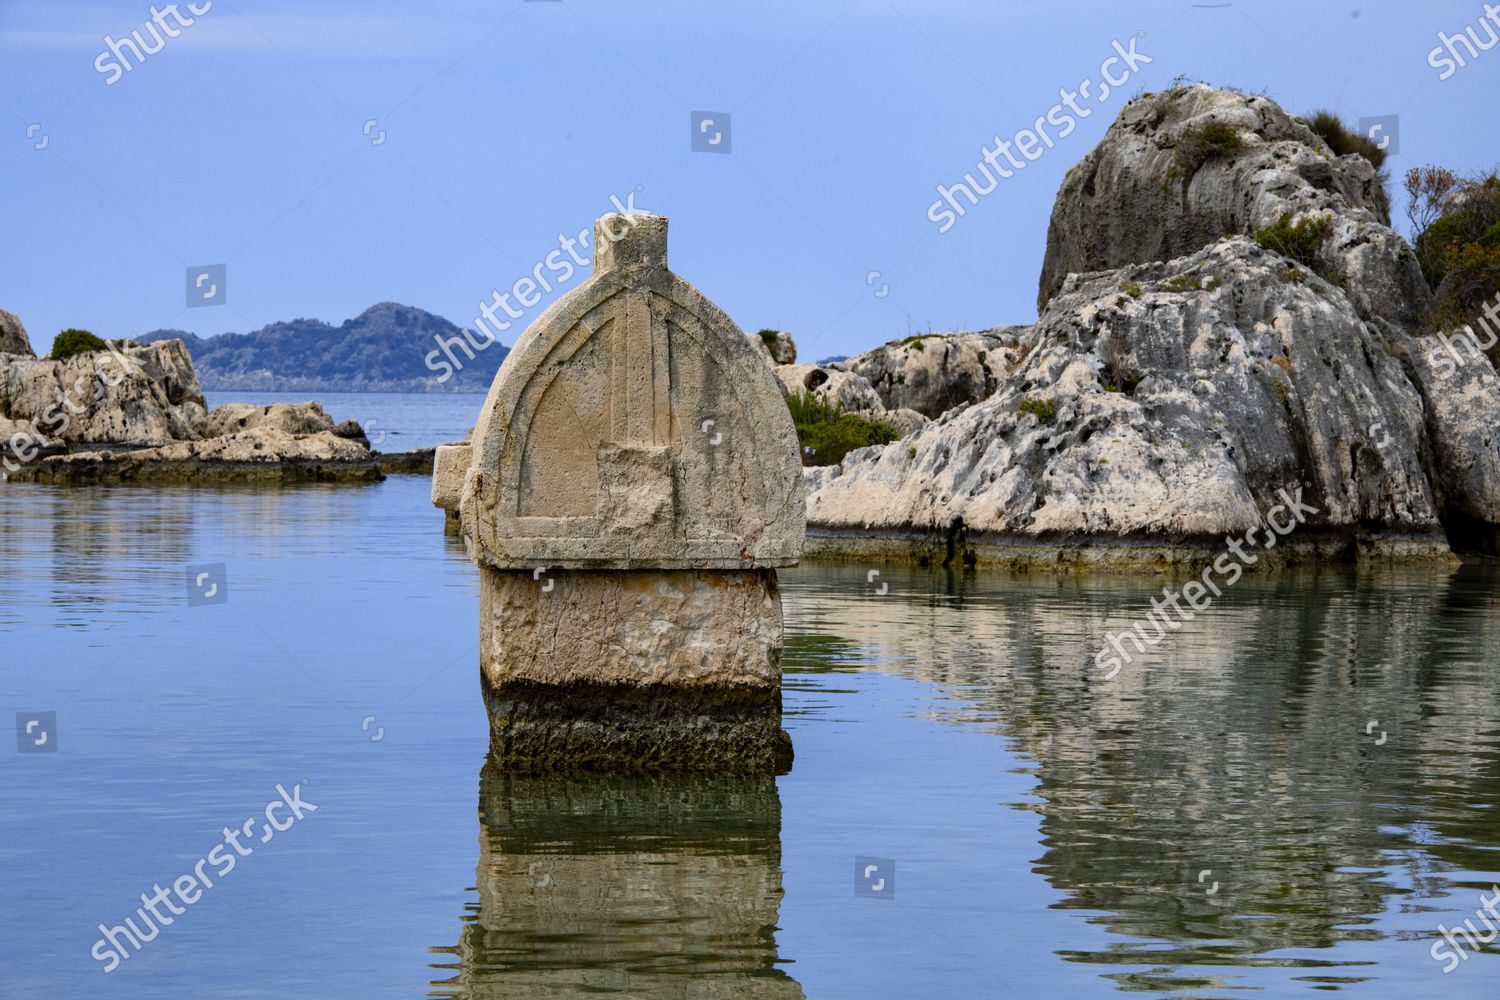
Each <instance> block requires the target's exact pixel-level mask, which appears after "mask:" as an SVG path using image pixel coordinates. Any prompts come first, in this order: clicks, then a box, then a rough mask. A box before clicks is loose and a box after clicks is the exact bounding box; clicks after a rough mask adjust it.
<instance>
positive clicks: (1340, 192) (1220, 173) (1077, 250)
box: [804, 86, 1500, 572]
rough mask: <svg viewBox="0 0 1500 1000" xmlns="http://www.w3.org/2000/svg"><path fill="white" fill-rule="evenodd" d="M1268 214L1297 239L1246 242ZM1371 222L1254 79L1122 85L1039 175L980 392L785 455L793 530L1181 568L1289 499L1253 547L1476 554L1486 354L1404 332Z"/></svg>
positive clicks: (1372, 177) (829, 538)
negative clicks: (1096, 134) (1034, 234)
mask: <svg viewBox="0 0 1500 1000" xmlns="http://www.w3.org/2000/svg"><path fill="white" fill-rule="evenodd" d="M1283 221H1285V222H1287V223H1291V224H1296V223H1297V222H1307V223H1309V224H1310V225H1309V226H1307V227H1306V228H1304V229H1303V231H1302V235H1303V236H1307V235H1308V234H1311V238H1310V239H1308V240H1306V241H1305V243H1306V245H1304V246H1301V247H1297V246H1291V245H1289V244H1288V243H1287V242H1286V241H1282V242H1281V243H1280V244H1277V243H1275V241H1271V240H1267V241H1266V243H1267V245H1268V246H1278V247H1279V249H1282V250H1286V251H1287V254H1288V255H1286V256H1284V255H1283V254H1282V253H1278V252H1274V251H1273V250H1271V249H1266V248H1264V247H1262V246H1261V245H1259V243H1258V242H1257V240H1256V239H1252V238H1250V236H1251V235H1253V234H1255V233H1256V232H1257V230H1262V229H1264V228H1265V227H1269V226H1272V225H1274V224H1277V223H1279V222H1283ZM1388 223H1389V217H1388V208H1387V202H1386V195H1385V193H1384V190H1383V187H1382V182H1381V178H1380V177H1379V175H1378V174H1377V172H1376V169H1375V167H1374V166H1373V165H1371V164H1370V163H1369V162H1368V161H1367V160H1365V159H1364V158H1363V157H1360V156H1342V157H1337V156H1334V155H1333V153H1332V151H1331V150H1329V148H1328V147H1327V145H1326V144H1325V143H1324V142H1323V140H1322V139H1321V138H1319V137H1318V136H1317V135H1315V134H1314V133H1313V132H1312V130H1311V129H1310V128H1309V127H1308V126H1307V125H1306V124H1305V123H1304V122H1302V121H1301V119H1298V118H1295V117H1293V116H1291V115H1288V114H1287V113H1286V112H1285V111H1283V110H1282V109H1281V108H1279V107H1277V106H1276V105H1275V104H1274V103H1273V102H1271V101H1270V100H1268V99H1266V98H1263V97H1248V96H1245V95H1242V94H1237V93H1231V92H1227V91H1221V90H1214V89H1212V88H1208V87H1201V86H1195V87H1180V88H1175V89H1173V90H1170V91H1167V92H1166V93H1163V94H1155V95H1152V94H1148V95H1146V96H1144V97H1142V98H1139V99H1137V100H1136V101H1133V102H1132V103H1131V104H1130V105H1129V106H1127V107H1126V108H1125V110H1124V111H1122V113H1121V114H1120V117H1119V118H1118V120H1116V122H1115V123H1114V125H1113V126H1111V128H1110V130H1109V132H1108V134H1107V135H1106V136H1105V138H1104V140H1103V142H1101V143H1100V145H1099V147H1098V148H1096V149H1095V150H1094V151H1093V152H1091V153H1090V154H1089V155H1088V157H1086V158H1085V159H1084V161H1083V162H1082V163H1080V164H1079V165H1078V166H1076V167H1074V168H1073V169H1072V170H1071V171H1069V173H1068V175H1067V178H1066V179H1065V180H1064V182H1063V186H1062V190H1061V192H1060V193H1059V196H1058V201H1057V205H1056V207H1055V208H1054V210H1053V213H1052V224H1051V228H1050V230H1049V233H1048V242H1047V255H1046V261H1045V263H1044V267H1043V273H1042V281H1041V294H1040V297H1039V302H1040V306H1041V309H1040V312H1041V315H1040V318H1039V319H1038V321H1037V324H1036V326H1035V327H1033V328H1032V329H1031V330H1030V331H1028V332H1024V333H1022V334H1021V335H1020V337H1019V339H1018V341H1017V343H1016V345H1015V348H1014V351H1013V354H1012V357H1011V358H1009V359H1008V361H1009V362H1010V367H1009V368H1008V370H1007V371H1006V372H1004V373H1003V374H1001V375H1000V376H999V384H998V385H997V387H996V388H995V389H994V391H993V394H992V395H990V396H989V397H988V398H986V399H984V400H982V401H980V402H976V403H973V404H971V405H969V406H967V407H963V408H959V409H954V410H949V411H948V412H946V413H944V414H943V415H942V416H941V417H939V418H938V419H937V420H935V421H934V422H933V423H931V424H930V425H928V426H927V427H925V428H923V429H921V430H919V431H917V432H916V433H914V434H912V435H910V436H909V437H907V438H906V439H904V440H902V441H901V442H899V443H897V444H892V445H887V446H884V447H875V448H865V449H862V450H860V451H856V452H851V453H850V454H849V455H848V456H847V457H846V458H845V459H844V461H843V463H842V464H841V465H839V466H837V467H830V468H826V469H819V470H816V471H812V470H810V471H809V472H808V473H807V474H806V475H805V478H804V482H805V485H806V486H807V490H808V524H809V530H810V539H809V551H810V552H812V553H817V554H824V555H829V554H845V555H855V554H858V555H860V556H862V557H868V556H869V555H872V554H875V555H891V556H916V557H918V558H932V559H937V560H941V561H956V560H968V561H996V562H1013V563H1019V564H1026V565H1035V564H1037V563H1038V562H1047V563H1058V562H1061V563H1064V564H1098V563H1119V564H1141V563H1146V564H1152V565H1162V564H1164V563H1173V562H1178V561H1192V562H1195V563H1196V562H1198V561H1201V560H1203V559H1204V557H1205V555H1207V556H1208V557H1210V558H1212V557H1213V555H1214V554H1215V553H1217V552H1222V551H1223V550H1224V548H1225V545H1226V543H1227V540H1228V539H1229V538H1231V537H1237V536H1238V537H1243V536H1245V535H1246V533H1247V532H1251V531H1252V530H1257V529H1259V530H1263V526H1264V524H1265V523H1266V522H1267V519H1268V517H1269V516H1273V515H1274V514H1275V513H1276V512H1277V511H1278V510H1280V511H1282V512H1283V514H1284V513H1285V511H1286V510H1288V509H1295V510H1298V511H1302V512H1303V513H1304V515H1305V516H1304V519H1303V520H1302V521H1301V522H1300V523H1298V524H1297V525H1295V530H1291V531H1290V533H1289V534H1288V535H1287V536H1286V537H1281V538H1279V539H1278V542H1279V544H1276V545H1275V546H1274V548H1273V546H1272V545H1271V544H1266V547H1265V551H1263V552H1262V553H1261V554H1260V560H1259V561H1261V562H1263V563H1267V564H1277V563H1281V562H1285V561H1288V560H1295V559H1298V558H1303V557H1309V556H1311V557H1315V558H1348V557H1371V558H1408V557H1413V558H1440V559H1451V558H1452V556H1451V550H1458V551H1464V552H1468V551H1482V552H1490V553H1500V437H1497V435H1495V433H1494V428H1495V426H1496V425H1497V424H1500V376H1497V375H1496V373H1495V370H1494V369H1493V367H1492V366H1491V365H1490V364H1489V363H1488V362H1487V361H1486V360H1485V359H1484V358H1483V357H1481V356H1480V354H1479V352H1478V351H1477V350H1472V351H1470V352H1469V357H1468V358H1467V363H1465V364H1458V363H1455V361H1454V360H1453V359H1451V358H1450V357H1448V356H1447V353H1448V348H1446V347H1444V346H1443V344H1444V342H1443V341H1442V340H1439V339H1437V338H1432V337H1416V336H1413V335H1412V334H1413V333H1414V332H1415V331H1416V330H1417V329H1419V328H1420V327H1421V325H1422V323H1423V321H1424V319H1425V317H1426V316H1427V314H1428V311H1429V309H1430V306H1431V296H1430V294H1429V292H1428V289H1427V287H1426V285H1425V284H1424V283H1423V281H1422V277H1421V273H1420V270H1419V269H1418V267H1417V263H1416V259H1415V257H1414V255H1413V253H1412V251H1411V249H1410V248H1409V247H1408V246H1407V244H1406V242H1405V241H1404V240H1403V239H1402V238H1401V237H1400V236H1399V235H1398V234H1396V233H1395V232H1394V231H1393V230H1391V229H1390V227H1389V224H1388ZM1225 233H1229V234H1231V235H1230V236H1227V237H1226V236H1225V235H1224V234H1225ZM1307 265H1311V266H1307ZM850 368H851V370H861V369H860V367H859V366H856V365H852V364H851V365H850ZM864 370H866V371H869V370H870V369H864ZM874 380H875V381H876V382H877V383H878V382H880V381H882V380H883V376H882V375H881V374H880V373H879V372H876V373H875V379H874ZM1293 498H1294V499H1293ZM1262 537H1263V541H1265V540H1268V539H1269V538H1270V537H1271V536H1270V535H1264V536H1262ZM1251 564H1252V563H1251V562H1250V561H1249V560H1246V565H1251ZM1215 565H1217V564H1215ZM1221 572H1222V571H1221Z"/></svg>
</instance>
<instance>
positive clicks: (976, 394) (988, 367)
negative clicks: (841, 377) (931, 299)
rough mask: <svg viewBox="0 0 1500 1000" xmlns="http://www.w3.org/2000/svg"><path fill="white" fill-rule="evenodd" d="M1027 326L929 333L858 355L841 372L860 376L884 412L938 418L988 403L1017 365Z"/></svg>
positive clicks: (841, 365) (846, 362)
mask: <svg viewBox="0 0 1500 1000" xmlns="http://www.w3.org/2000/svg"><path fill="white" fill-rule="evenodd" d="M1027 330H1028V328H1027V327H1024V326H1010V327H998V328H996V329H994V330H986V331H984V332H983V333H928V334H922V335H919V336H915V337H906V338H904V339H902V340H893V341H890V342H889V343H887V344H884V345H883V346H881V347H877V348H875V349H874V350H872V351H866V352H865V353H863V354H860V355H856V356H855V357H852V358H850V359H849V360H847V361H845V362H843V363H841V364H840V365H839V367H840V368H844V369H847V370H848V371H850V372H853V373H854V374H856V375H859V376H862V377H863V378H864V379H865V380H866V381H868V382H869V383H870V385H871V386H872V387H873V388H874V390H875V392H876V393H877V394H878V395H879V396H880V401H881V403H882V405H884V406H885V407H886V408H887V409H891V410H902V409H905V410H915V411H916V412H918V413H920V414H922V415H923V416H926V417H932V418H936V417H940V416H942V415H943V414H944V413H946V412H947V411H949V410H951V409H953V408H954V407H957V406H966V405H968V404H969V403H977V402H979V401H980V400H981V399H987V398H988V397H989V396H990V394H991V393H993V392H994V391H995V389H997V388H998V387H999V385H1000V380H1001V379H1002V378H1004V377H1005V376H1006V375H1007V374H1008V373H1009V372H1010V369H1011V367H1012V366H1013V365H1014V364H1015V360H1016V343H1017V341H1018V340H1019V339H1020V338H1021V336H1023V335H1024V334H1025V333H1026V331H1027Z"/></svg>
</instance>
